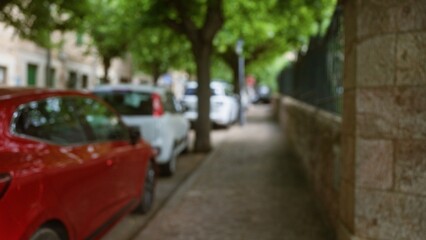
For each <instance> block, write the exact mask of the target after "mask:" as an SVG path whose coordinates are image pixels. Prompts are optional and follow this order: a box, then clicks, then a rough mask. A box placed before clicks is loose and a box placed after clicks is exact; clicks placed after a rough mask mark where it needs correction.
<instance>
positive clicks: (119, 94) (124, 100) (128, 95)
mask: <svg viewBox="0 0 426 240" xmlns="http://www.w3.org/2000/svg"><path fill="white" fill-rule="evenodd" d="M95 94H96V95H97V96H98V97H101V98H102V99H104V100H105V102H107V103H109V104H110V105H111V106H113V107H114V108H115V109H116V110H117V111H118V113H120V114H121V115H127V116H137V115H152V112H153V109H152V98H151V94H150V93H143V92H135V91H127V90H123V91H111V92H95Z"/></svg>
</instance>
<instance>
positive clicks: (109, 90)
mask: <svg viewBox="0 0 426 240" xmlns="http://www.w3.org/2000/svg"><path fill="white" fill-rule="evenodd" d="M93 93H94V94H96V95H97V96H98V97H100V98H102V99H103V100H105V101H106V102H107V103H109V104H110V105H111V106H113V107H114V108H115V109H116V110H117V112H118V113H120V114H121V115H122V118H123V121H124V122H125V123H126V124H127V125H128V126H131V127H138V128H139V129H140V131H141V133H142V137H143V138H144V139H146V140H147V141H148V142H149V143H150V144H151V145H152V146H153V147H154V148H155V149H156V150H157V152H158V155H157V157H156V161H157V163H158V165H159V167H160V170H161V172H162V173H163V175H168V176H170V175H172V174H173V173H174V172H175V171H176V157H177V155H179V154H180V153H181V152H183V151H184V150H186V149H187V148H188V132H189V130H190V124H189V121H188V120H187V119H186V118H185V117H184V115H183V114H182V106H181V105H180V103H179V102H178V101H176V99H175V98H174V96H173V94H172V93H171V92H170V91H167V90H165V89H163V88H158V87H152V86H143V85H131V84H120V85H104V86H98V87H95V88H94V89H93Z"/></svg>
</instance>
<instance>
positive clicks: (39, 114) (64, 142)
mask: <svg viewBox="0 0 426 240" xmlns="http://www.w3.org/2000/svg"><path fill="white" fill-rule="evenodd" d="M75 111H76V109H75V106H74V105H73V104H72V99H71V98H69V97H50V98H47V99H44V100H40V101H32V102H30V103H28V104H25V105H22V106H21V107H20V108H19V110H18V112H17V114H16V115H17V118H16V120H15V122H14V126H15V130H14V131H15V133H16V134H18V135H19V136H23V137H25V138H30V139H33V140H34V141H36V142H42V143H43V144H41V145H40V146H43V147H42V148H40V149H39V150H38V151H37V152H38V155H39V156H38V158H39V159H42V161H41V162H39V163H38V165H39V166H40V167H41V168H43V171H42V172H43V174H44V178H45V181H44V182H45V184H46V186H45V188H46V191H51V190H53V191H55V192H56V196H57V203H56V204H57V205H59V206H60V209H61V210H62V211H63V212H64V214H65V215H66V216H67V217H66V219H68V220H69V221H70V222H71V223H72V225H73V226H76V227H77V228H78V229H76V230H77V232H85V233H87V234H88V233H89V232H90V231H92V230H93V229H94V227H95V226H97V225H99V224H100V222H101V221H102V217H101V216H100V214H99V213H100V212H101V210H102V208H103V206H104V205H105V204H107V203H108V201H109V199H108V198H107V197H108V195H109V186H107V185H105V184H102V182H105V181H106V180H107V179H109V175H110V173H111V172H110V171H109V170H108V166H107V165H105V162H104V161H103V159H101V158H98V157H96V156H95V154H96V153H95V151H94V149H93V147H92V146H91V145H90V144H89V139H88V136H87V134H86V130H85V128H84V126H83V125H82V124H81V122H80V121H79V118H78V117H77V116H76V115H75ZM52 207H57V206H52ZM82 237H83V236H79V238H82Z"/></svg>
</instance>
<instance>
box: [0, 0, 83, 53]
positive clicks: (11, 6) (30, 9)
mask: <svg viewBox="0 0 426 240" xmlns="http://www.w3.org/2000/svg"><path fill="white" fill-rule="evenodd" d="M86 4H87V2H86V0H82V1H67V0H27V1H22V0H1V3H0V21H2V22H4V23H6V24H7V25H10V26H13V27H14V28H15V29H16V31H17V33H18V34H19V35H20V36H21V37H23V38H26V39H29V40H32V41H34V42H35V43H37V44H39V45H40V46H43V47H50V46H51V45H52V43H51V38H50V35H51V33H52V32H53V31H55V30H59V31H66V30H69V29H73V28H75V27H76V26H77V25H78V24H80V22H81V20H82V17H83V16H84V15H85V13H86V10H87V5H86Z"/></svg>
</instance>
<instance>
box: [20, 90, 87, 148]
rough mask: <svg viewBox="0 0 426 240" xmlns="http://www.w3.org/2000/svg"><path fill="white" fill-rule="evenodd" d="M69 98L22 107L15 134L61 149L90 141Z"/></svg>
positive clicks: (49, 100) (31, 103)
mask: <svg viewBox="0 0 426 240" xmlns="http://www.w3.org/2000/svg"><path fill="white" fill-rule="evenodd" d="M75 111H76V109H75V107H74V106H73V105H72V104H70V101H69V100H67V99H66V98H56V97H55V98H48V99H46V100H42V101H34V102H30V103H28V104H25V105H22V106H21V107H19V110H18V111H17V113H16V114H15V115H16V116H17V117H16V118H15V120H14V124H13V126H12V129H13V131H14V132H15V133H17V134H21V135H25V136H29V137H34V138H37V139H41V140H46V141H48V142H52V143H55V144H59V145H68V144H80V143H84V142H86V141H87V137H86V133H85V131H84V128H83V127H82V125H81V124H80V121H79V119H78V118H77V117H76V115H74V114H73V112H75Z"/></svg>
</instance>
